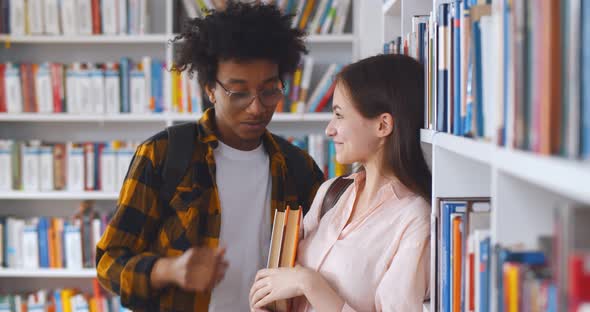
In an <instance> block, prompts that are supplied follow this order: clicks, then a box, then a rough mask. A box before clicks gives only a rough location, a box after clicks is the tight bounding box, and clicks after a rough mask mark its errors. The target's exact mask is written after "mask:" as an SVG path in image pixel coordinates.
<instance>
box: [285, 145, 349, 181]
mask: <svg viewBox="0 0 590 312" xmlns="http://www.w3.org/2000/svg"><path fill="white" fill-rule="evenodd" d="M287 139H288V140H289V141H290V142H291V143H292V144H293V145H295V146H297V147H299V148H301V149H303V150H305V151H307V152H308V153H309V155H310V156H311V157H312V158H313V160H314V161H315V162H316V164H317V165H318V167H320V169H321V170H322V171H323V172H324V175H325V177H326V178H329V179H330V178H334V177H338V176H341V175H346V174H349V173H350V172H351V167H350V166H349V165H343V164H340V163H338V161H336V149H335V146H334V141H332V140H330V139H328V138H326V136H325V135H323V134H310V135H308V136H306V137H300V138H296V137H288V138H287Z"/></svg>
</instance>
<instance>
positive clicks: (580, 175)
mask: <svg viewBox="0 0 590 312" xmlns="http://www.w3.org/2000/svg"><path fill="white" fill-rule="evenodd" d="M495 166H496V167H497V168H498V170H500V171H501V172H504V173H507V174H509V175H512V176H515V177H517V178H520V179H522V180H525V181H527V182H529V183H532V184H536V185H538V186H541V187H543V188H546V189H547V190H550V191H552V192H555V193H558V194H561V195H564V196H565V197H568V198H571V199H573V200H576V201H579V202H581V203H585V204H590V186H588V181H590V163H584V162H581V161H577V160H570V159H565V158H558V157H552V156H543V155H539V154H533V153H530V152H525V151H518V150H509V149H506V148H498V149H497V151H496V154H495Z"/></svg>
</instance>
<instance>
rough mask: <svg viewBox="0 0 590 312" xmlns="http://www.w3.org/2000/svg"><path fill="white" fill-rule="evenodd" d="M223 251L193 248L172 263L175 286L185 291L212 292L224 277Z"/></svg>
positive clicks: (225, 264)
mask: <svg viewBox="0 0 590 312" xmlns="http://www.w3.org/2000/svg"><path fill="white" fill-rule="evenodd" d="M224 255H225V249H224V248H220V249H211V248H207V247H193V248H190V249H188V250H187V251H185V252H184V254H182V255H181V256H180V257H177V258H176V259H174V261H173V263H172V270H173V271H172V272H171V273H172V274H173V275H174V281H175V284H176V285H178V286H179V287H180V288H182V289H183V290H186V291H205V290H212V289H213V288H214V287H215V286H217V284H219V282H221V280H223V277H224V276H225V271H226V270H227V267H228V263H227V262H226V261H225V258H224Z"/></svg>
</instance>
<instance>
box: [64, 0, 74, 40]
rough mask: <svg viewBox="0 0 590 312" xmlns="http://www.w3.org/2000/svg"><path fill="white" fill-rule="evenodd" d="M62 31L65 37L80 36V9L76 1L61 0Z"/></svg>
mask: <svg viewBox="0 0 590 312" xmlns="http://www.w3.org/2000/svg"><path fill="white" fill-rule="evenodd" d="M60 1H61V2H60V5H61V10H60V11H61V29H62V31H63V34H64V35H76V34H78V21H77V19H78V18H77V16H78V9H77V5H76V0H60Z"/></svg>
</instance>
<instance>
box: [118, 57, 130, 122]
mask: <svg viewBox="0 0 590 312" xmlns="http://www.w3.org/2000/svg"><path fill="white" fill-rule="evenodd" d="M120 70H121V113H129V112H131V103H130V98H129V80H130V79H131V76H130V70H131V61H130V60H129V59H128V58H126V57H124V58H121V62H120Z"/></svg>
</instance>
